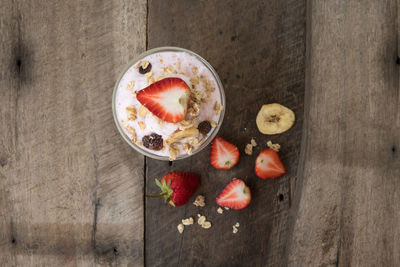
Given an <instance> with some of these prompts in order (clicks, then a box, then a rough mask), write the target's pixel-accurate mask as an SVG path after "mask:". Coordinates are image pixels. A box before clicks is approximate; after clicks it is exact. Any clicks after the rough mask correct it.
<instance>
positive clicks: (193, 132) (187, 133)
mask: <svg viewBox="0 0 400 267" xmlns="http://www.w3.org/2000/svg"><path fill="white" fill-rule="evenodd" d="M198 135H199V130H197V128H194V127H193V128H189V129H186V130H183V131H178V132H175V133H173V134H171V135H170V136H169V137H168V139H167V140H165V143H166V144H167V145H170V144H172V143H175V142H176V141H179V140H181V139H184V138H187V137H195V136H198Z"/></svg>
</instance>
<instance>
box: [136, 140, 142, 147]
mask: <svg viewBox="0 0 400 267" xmlns="http://www.w3.org/2000/svg"><path fill="white" fill-rule="evenodd" d="M135 144H137V145H138V146H143V143H142V142H140V141H139V140H137V141H136V142H135Z"/></svg>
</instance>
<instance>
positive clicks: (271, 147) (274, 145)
mask: <svg viewBox="0 0 400 267" xmlns="http://www.w3.org/2000/svg"><path fill="white" fill-rule="evenodd" d="M267 146H268V147H269V148H270V149H272V150H275V151H276V152H279V149H281V146H280V145H279V144H273V143H272V142H271V141H268V142H267Z"/></svg>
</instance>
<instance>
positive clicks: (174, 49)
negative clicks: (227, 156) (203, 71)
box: [112, 46, 226, 161]
mask: <svg viewBox="0 0 400 267" xmlns="http://www.w3.org/2000/svg"><path fill="white" fill-rule="evenodd" d="M158 52H186V53H188V54H189V55H192V56H194V57H195V58H197V59H198V60H199V61H200V62H201V63H203V64H204V66H206V68H208V69H209V70H210V71H211V73H212V75H213V76H214V79H215V81H216V82H217V86H218V87H219V93H220V98H221V105H222V110H221V113H220V116H219V120H218V124H217V126H216V127H214V128H212V130H213V132H212V133H211V135H209V136H208V138H207V140H206V141H205V142H203V144H201V145H200V146H199V147H198V148H197V149H196V150H195V151H193V153H192V154H190V155H189V154H183V155H179V156H177V157H176V159H175V160H174V161H176V160H181V159H186V158H189V157H191V156H193V155H196V154H197V153H199V152H200V151H202V150H203V149H204V148H205V147H206V146H208V145H209V144H210V143H211V141H212V140H213V139H214V137H215V136H216V135H217V133H218V131H219V130H220V128H221V125H222V122H223V120H224V115H225V109H226V99H225V91H224V87H223V85H222V82H221V80H220V78H219V76H218V74H217V72H216V71H215V69H214V68H213V67H212V66H211V64H210V63H208V61H207V60H205V59H204V58H202V57H201V56H199V55H198V54H196V53H195V52H193V51H191V50H188V49H185V48H181V47H176V46H161V47H157V48H153V49H149V50H147V51H145V52H143V53H141V54H140V55H138V56H136V57H135V58H134V59H132V60H130V61H129V62H128V64H127V65H126V66H125V67H124V68H123V70H122V72H121V73H120V74H119V76H118V79H117V81H116V83H115V85H114V90H113V94H112V113H113V117H114V122H115V125H116V126H117V129H118V132H119V134H120V135H121V136H122V138H123V139H124V140H125V142H127V143H128V144H129V145H130V146H131V147H132V148H133V149H135V150H136V151H137V152H139V153H141V154H142V155H144V156H146V157H150V158H153V159H157V160H164V161H169V156H160V155H156V154H153V153H151V152H149V151H147V150H144V149H142V148H141V147H140V146H138V145H136V144H135V143H134V142H132V141H131V139H130V138H129V137H128V136H127V135H126V134H125V132H124V131H123V129H122V126H121V125H120V123H119V121H118V118H117V113H116V108H115V102H116V100H115V97H116V93H117V90H118V86H119V84H120V82H121V79H122V77H123V76H124V75H125V74H126V72H127V71H128V70H129V69H130V68H131V67H132V66H133V65H134V64H135V63H136V62H138V61H139V60H141V59H142V58H144V57H146V56H148V55H151V54H155V53H158Z"/></svg>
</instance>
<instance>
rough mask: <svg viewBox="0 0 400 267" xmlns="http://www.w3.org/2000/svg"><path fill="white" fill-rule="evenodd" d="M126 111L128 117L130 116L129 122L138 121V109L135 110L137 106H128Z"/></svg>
mask: <svg viewBox="0 0 400 267" xmlns="http://www.w3.org/2000/svg"><path fill="white" fill-rule="evenodd" d="M125 110H126V113H127V115H128V121H134V120H136V118H137V117H136V114H137V111H136V108H135V106H127V107H126V108H125Z"/></svg>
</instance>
